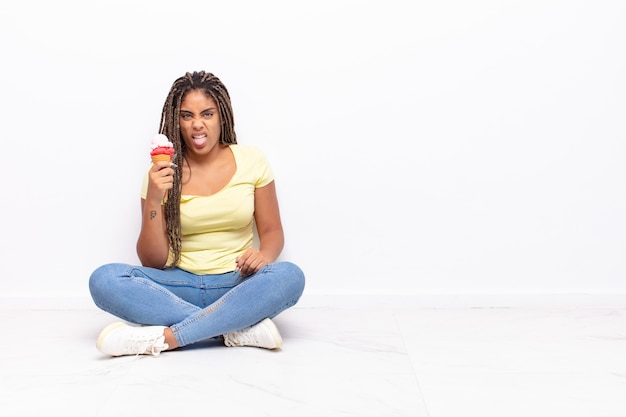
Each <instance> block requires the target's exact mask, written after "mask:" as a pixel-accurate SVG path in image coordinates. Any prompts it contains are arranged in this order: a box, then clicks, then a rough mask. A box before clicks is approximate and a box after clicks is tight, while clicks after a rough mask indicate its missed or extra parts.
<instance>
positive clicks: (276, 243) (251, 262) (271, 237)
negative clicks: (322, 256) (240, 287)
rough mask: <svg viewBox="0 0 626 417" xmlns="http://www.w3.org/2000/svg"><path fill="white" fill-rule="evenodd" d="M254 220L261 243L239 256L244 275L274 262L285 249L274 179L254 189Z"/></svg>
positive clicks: (238, 263) (239, 265)
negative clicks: (256, 247)
mask: <svg viewBox="0 0 626 417" xmlns="http://www.w3.org/2000/svg"><path fill="white" fill-rule="evenodd" d="M254 220H255V222H256V228H257V232H258V234H259V242H260V245H259V250H258V251H257V250H256V249H254V248H251V249H248V250H247V251H246V252H244V254H243V255H242V256H241V257H240V258H239V260H238V262H237V266H238V268H239V269H240V270H241V274H242V275H243V276H246V275H249V274H252V273H254V272H256V271H258V270H259V269H261V268H262V267H263V266H265V265H267V264H268V263H271V262H274V261H275V260H276V259H277V258H278V255H280V253H281V252H282V250H283V246H284V243H285V237H284V234H283V226H282V222H281V219H280V210H279V207H278V198H277V197H276V185H275V183H274V181H272V182H270V183H269V184H267V185H266V186H264V187H260V188H257V189H256V190H255V191H254Z"/></svg>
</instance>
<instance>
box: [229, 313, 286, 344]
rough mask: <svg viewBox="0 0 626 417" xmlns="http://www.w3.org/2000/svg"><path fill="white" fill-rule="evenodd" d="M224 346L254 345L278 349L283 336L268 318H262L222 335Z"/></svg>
mask: <svg viewBox="0 0 626 417" xmlns="http://www.w3.org/2000/svg"><path fill="white" fill-rule="evenodd" d="M224 344H225V345H226V346H254V347H261V348H265V349H278V348H280V347H281V346H282V344H283V338H282V337H280V333H279V332H278V329H277V328H276V325H275V324H274V322H272V320H270V319H263V320H261V321H260V322H258V323H257V324H255V325H253V326H250V327H246V328H245V329H241V330H236V331H234V332H230V333H226V334H225V335H224Z"/></svg>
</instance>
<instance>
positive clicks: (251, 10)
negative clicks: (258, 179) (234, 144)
mask: <svg viewBox="0 0 626 417" xmlns="http://www.w3.org/2000/svg"><path fill="white" fill-rule="evenodd" d="M625 20H626V5H625V3H624V2H622V1H619V0H578V1H565V0H562V1H556V0H531V1H528V0H524V1H522V0H519V1H518V0H500V1H496V0H475V1H460V0H456V1H452V0H445V1H399V0H391V1H384V2H382V1H380V2H374V1H348V0H332V1H327V0H324V1H315V2H293V1H271V0H270V1H265V2H255V1H251V0H249V1H228V2H226V1H220V2H215V1H207V0H203V1H195V0H194V1H183V2H175V1H171V2H166V1H110V0H109V1H71V0H59V1H56V2H47V1H43V0H25V1H20V2H3V3H2V4H1V5H0V57H1V59H2V64H1V66H0V74H1V77H0V91H1V95H2V99H1V100H0V122H1V125H0V126H1V128H0V129H1V130H0V132H1V133H0V135H1V137H2V144H3V146H5V151H4V153H3V164H2V166H3V169H2V171H1V178H2V191H1V192H0V204H1V207H2V208H1V210H2V239H1V242H2V243H1V246H0V256H1V257H2V258H1V262H0V277H1V278H2V293H3V294H4V295H9V296H10V295H16V296H20V295H28V296H33V295H35V296H37V295H39V296H46V295H71V296H81V297H88V290H87V280H88V277H89V274H90V273H91V271H92V270H93V269H94V268H96V267H97V266H99V265H100V264H103V263H107V262H118V261H119V262H130V263H136V262H138V261H137V258H136V255H135V239H136V236H137V233H138V230H139V221H140V217H139V201H140V198H139V189H140V185H141V179H142V176H143V173H144V171H145V169H147V167H148V164H149V157H148V150H149V140H150V137H151V136H152V135H153V134H154V133H156V130H157V128H158V124H159V120H160V114H161V107H162V105H163V101H164V100H165V97H166V95H167V93H168V91H169V88H170V86H171V84H172V82H173V81H174V80H175V79H176V78H178V77H179V76H181V75H183V74H184V73H185V72H186V71H193V70H207V71H210V72H213V73H215V74H216V75H218V76H219V77H220V78H221V79H222V81H223V82H224V83H225V84H226V86H227V87H228V88H229V91H230V93H231V96H232V101H233V107H234V110H235V123H236V129H237V133H238V138H239V142H240V143H241V144H251V145H256V146H259V147H261V148H262V149H263V150H264V152H265V153H266V155H267V156H268V158H269V159H270V162H271V163H272V165H273V167H274V170H275V173H276V176H277V179H276V183H277V189H278V193H279V199H280V203H281V207H282V216H283V222H284V227H285V232H286V238H287V243H286V247H285V250H284V252H283V256H282V258H283V259H288V260H292V261H294V262H296V263H298V264H299V265H300V266H301V267H302V268H303V269H304V270H305V272H306V275H307V278H308V287H307V291H308V292H309V293H311V294H350V293H356V294H388V295H392V296H393V295H394V294H414V295H418V296H420V295H424V296H426V297H430V296H437V295H442V294H443V296H444V297H445V296H450V297H452V298H450V299H449V300H452V301H451V302H452V303H454V296H463V295H465V296H469V297H472V296H475V297H478V298H479V297H480V296H481V295H485V294H487V295H490V294H491V295H494V297H496V298H493V299H498V298H497V297H501V296H505V297H511V296H513V297H515V296H517V295H520V296H524V295H528V294H530V295H531V296H533V297H534V296H536V297H542V296H547V297H552V296H553V294H557V296H555V297H557V298H558V295H568V294H569V295H572V294H574V295H576V294H578V295H589V294H591V295H603V294H604V295H607V294H613V295H618V296H621V297H622V298H621V299H622V300H623V299H624V295H625V294H626V280H624V271H625V266H626V262H625V259H626V258H625V256H624V254H625V253H626V239H625V236H626V221H625V218H624V213H625V209H626V192H625V191H626V189H625V188H626V187H625V183H624V178H626V164H624V160H625V156H626V142H625V133H626V128H625V127H624V115H625V114H626V101H625V98H624V97H626V81H625V77H624V74H625V71H626V55H625V54H624V47H625V46H626V45H625V40H626V26H625V25H624V24H623V23H624V21H625ZM478 298H477V299H478ZM557 298H554V299H553V300H556V299H557ZM493 299H492V301H487V303H490V302H493ZM505 299H506V298H505ZM549 299H550V298H549ZM481 302H482V301H477V302H476V303H478V304H480V303H481ZM505 303H506V301H505Z"/></svg>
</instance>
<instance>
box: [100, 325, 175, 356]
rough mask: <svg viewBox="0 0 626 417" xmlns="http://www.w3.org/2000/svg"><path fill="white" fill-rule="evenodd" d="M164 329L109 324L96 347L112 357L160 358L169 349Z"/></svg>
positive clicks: (102, 332)
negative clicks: (162, 352) (145, 356)
mask: <svg viewBox="0 0 626 417" xmlns="http://www.w3.org/2000/svg"><path fill="white" fill-rule="evenodd" d="M164 329H165V326H144V327H136V326H129V325H128V324H126V323H122V322H117V323H113V324H109V325H108V326H107V327H105V328H104V330H102V331H101V332H100V336H98V341H97V342H96V347H97V348H98V350H99V351H100V352H102V353H106V354H107V355H111V356H122V355H153V356H159V353H161V351H163V350H165V349H167V348H168V345H167V343H165V336H164V335H163V330H164Z"/></svg>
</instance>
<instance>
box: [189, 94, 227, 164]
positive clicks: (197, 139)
mask: <svg viewBox="0 0 626 417" xmlns="http://www.w3.org/2000/svg"><path fill="white" fill-rule="evenodd" d="M220 132H221V125H220V116H219V112H218V109H217V104H216V103H215V100H213V99H212V98H211V97H208V96H207V95H206V94H205V93H204V92H203V91H201V90H191V91H189V92H188V93H187V94H186V95H185V97H184V98H183V101H182V103H181V105H180V133H181V134H182V137H183V141H184V142H185V145H186V146H187V152H188V153H191V154H197V155H206V154H208V153H209V152H211V150H213V149H214V148H215V147H216V145H217V144H218V142H219V139H220Z"/></svg>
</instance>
